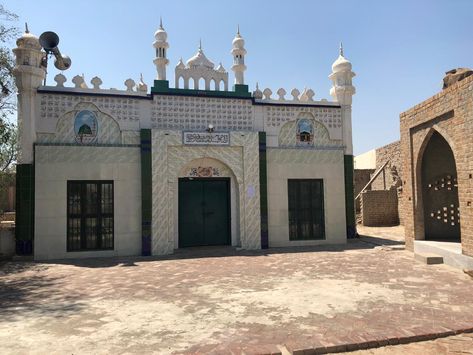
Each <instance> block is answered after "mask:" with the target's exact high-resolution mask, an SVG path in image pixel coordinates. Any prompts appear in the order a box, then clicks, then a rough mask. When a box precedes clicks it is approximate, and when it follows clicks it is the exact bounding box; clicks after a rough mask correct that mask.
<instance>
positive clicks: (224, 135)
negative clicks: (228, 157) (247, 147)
mask: <svg viewBox="0 0 473 355" xmlns="http://www.w3.org/2000/svg"><path fill="white" fill-rule="evenodd" d="M182 144H185V145H230V133H228V132H212V133H210V132H183V133H182Z"/></svg>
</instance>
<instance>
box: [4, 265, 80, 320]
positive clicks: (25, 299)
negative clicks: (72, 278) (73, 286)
mask: <svg viewBox="0 0 473 355" xmlns="http://www.w3.org/2000/svg"><path fill="white" fill-rule="evenodd" d="M48 267H49V266H47V265H44V264H36V263H33V262H2V263H0V319H2V321H15V320H16V318H17V316H19V315H20V314H25V313H32V314H35V315H48V316H52V317H63V316H64V315H66V314H69V313H74V312H77V311H79V310H80V309H82V308H83V305H82V303H80V302H77V299H78V297H77V295H76V294H70V295H65V294H64V292H63V291H62V290H61V287H58V283H60V282H61V280H62V278H60V277H51V276H48V275H47V273H44V272H43V271H44V270H46V269H47V268H48ZM21 273H24V275H22V276H21V277H19V276H18V275H17V277H15V278H7V277H6V276H10V275H12V274H21Z"/></svg>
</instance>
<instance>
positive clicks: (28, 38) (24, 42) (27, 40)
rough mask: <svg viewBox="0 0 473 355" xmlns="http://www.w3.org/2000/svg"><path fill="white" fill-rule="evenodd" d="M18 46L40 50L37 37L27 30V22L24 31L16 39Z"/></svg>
mask: <svg viewBox="0 0 473 355" xmlns="http://www.w3.org/2000/svg"><path fill="white" fill-rule="evenodd" d="M16 45H17V46H18V48H31V49H37V50H40V49H41V48H42V47H41V45H40V44H39V39H38V37H36V36H35V35H34V34H32V33H30V31H29V30H28V24H26V23H25V33H23V35H22V36H21V37H20V38H18V39H17V40H16Z"/></svg>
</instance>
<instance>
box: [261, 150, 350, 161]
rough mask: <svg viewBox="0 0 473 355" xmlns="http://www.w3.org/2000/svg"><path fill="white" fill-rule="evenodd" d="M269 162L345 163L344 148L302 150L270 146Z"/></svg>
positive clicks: (268, 152) (268, 151)
mask: <svg viewBox="0 0 473 355" xmlns="http://www.w3.org/2000/svg"><path fill="white" fill-rule="evenodd" d="M267 157H268V162H269V161H270V162H272V163H277V164H290V163H294V164H324V163H333V164H343V150H342V149H339V150H301V149H278V148H268V150H267Z"/></svg>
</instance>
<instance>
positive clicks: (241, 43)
mask: <svg viewBox="0 0 473 355" xmlns="http://www.w3.org/2000/svg"><path fill="white" fill-rule="evenodd" d="M232 45H233V48H238V49H244V48H245V40H244V39H243V37H242V36H241V35H240V28H239V27H238V32H237V34H236V35H235V38H234V39H233V41H232Z"/></svg>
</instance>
